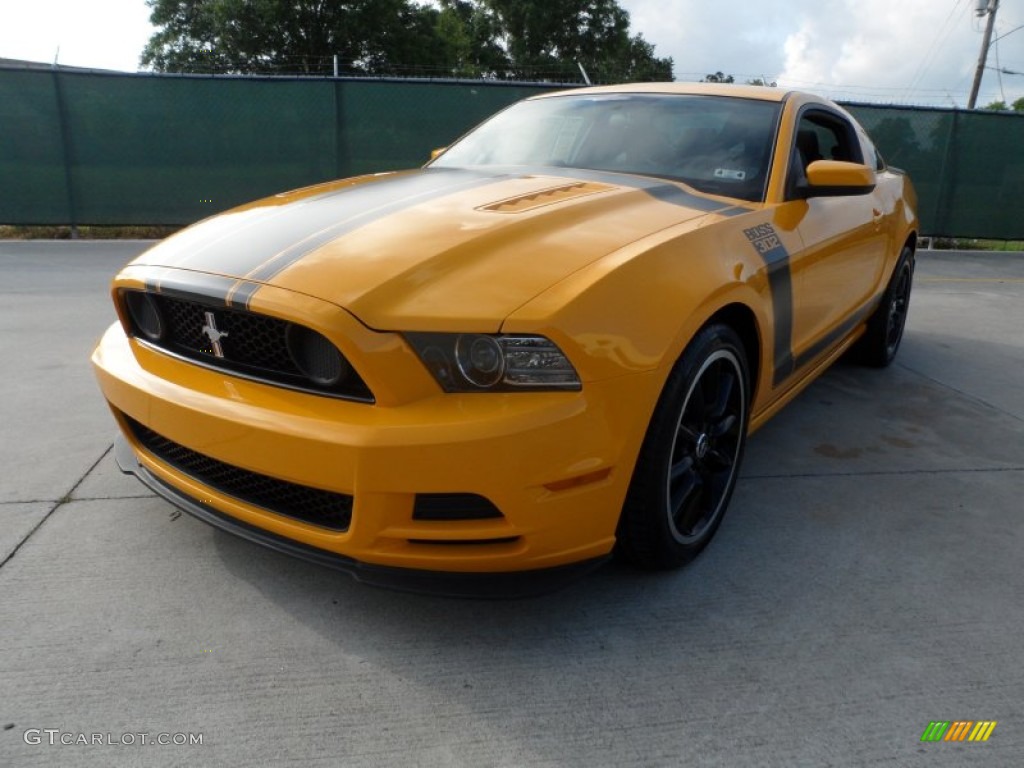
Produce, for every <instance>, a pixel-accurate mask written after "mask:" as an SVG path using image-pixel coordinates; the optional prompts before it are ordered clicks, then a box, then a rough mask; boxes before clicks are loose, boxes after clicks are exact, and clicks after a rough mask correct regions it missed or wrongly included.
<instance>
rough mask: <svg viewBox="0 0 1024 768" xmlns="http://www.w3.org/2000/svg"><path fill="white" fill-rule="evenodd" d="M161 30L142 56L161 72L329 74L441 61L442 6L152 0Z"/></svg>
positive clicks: (399, 0) (359, 0)
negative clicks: (337, 68)
mask: <svg viewBox="0 0 1024 768" xmlns="http://www.w3.org/2000/svg"><path fill="white" fill-rule="evenodd" d="M146 2H147V4H148V5H149V7H150V8H152V9H153V10H152V14H151V16H150V21H151V22H152V23H153V25H154V26H155V27H157V28H158V31H157V32H156V33H155V34H154V35H153V37H152V38H150V40H149V43H148V44H147V45H146V47H145V49H144V50H143V52H142V59H141V60H142V64H144V65H148V66H152V67H153V68H154V69H156V70H157V71H164V72H168V71H173V72H221V73H253V72H272V71H289V72H304V73H327V72H330V71H331V68H332V65H333V62H332V59H333V57H334V56H335V55H337V56H338V57H339V59H340V60H341V62H342V63H343V66H344V67H345V69H346V70H347V71H354V72H378V71H388V69H389V68H390V67H391V66H392V65H398V64H434V63H436V62H437V61H438V60H439V59H440V58H442V56H443V54H442V49H443V45H442V44H441V41H440V40H439V38H438V35H437V33H436V31H435V25H436V23H437V20H438V17H439V15H440V13H439V11H438V10H437V9H436V8H431V7H427V6H418V5H413V4H411V3H410V2H408V0H348V1H347V2H325V1H324V0H146Z"/></svg>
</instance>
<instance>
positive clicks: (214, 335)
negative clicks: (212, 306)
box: [203, 312, 228, 357]
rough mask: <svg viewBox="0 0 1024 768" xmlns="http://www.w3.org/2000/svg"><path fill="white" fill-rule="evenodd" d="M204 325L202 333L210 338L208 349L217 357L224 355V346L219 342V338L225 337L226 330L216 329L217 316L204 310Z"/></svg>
mask: <svg viewBox="0 0 1024 768" xmlns="http://www.w3.org/2000/svg"><path fill="white" fill-rule="evenodd" d="M203 314H204V315H205V317H206V325H204V326H203V334H204V335H205V336H206V338H208V339H209V340H210V349H211V350H212V351H213V354H214V355H216V356H217V357H224V348H223V347H222V346H221V344H220V340H221V339H225V338H227V335H228V334H227V331H218V330H217V318H216V317H214V316H213V312H204V313H203Z"/></svg>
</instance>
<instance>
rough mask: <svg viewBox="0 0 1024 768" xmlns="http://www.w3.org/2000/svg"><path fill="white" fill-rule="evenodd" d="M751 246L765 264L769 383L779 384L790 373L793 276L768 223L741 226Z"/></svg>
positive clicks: (786, 258)
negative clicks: (770, 352) (769, 322)
mask: <svg viewBox="0 0 1024 768" xmlns="http://www.w3.org/2000/svg"><path fill="white" fill-rule="evenodd" d="M743 234H745V235H746V236H747V239H748V240H750V243H751V244H752V245H753V246H754V250H756V251H757V252H758V254H759V255H760V256H761V258H762V259H764V263H765V266H766V267H767V268H768V290H769V291H770V293H771V295H772V326H773V329H774V334H773V336H772V349H773V351H774V361H773V362H774V364H773V366H772V385H773V386H776V387H777V386H778V385H779V384H781V383H782V381H783V380H784V379H785V378H786V377H787V376H789V375H790V374H791V373H793V370H794V368H795V365H794V361H793V276H792V272H791V270H790V267H789V251H787V250H786V246H784V245H783V244H782V239H781V238H780V237H779V235H778V233H777V232H776V231H775V227H773V226H772V225H771V224H760V225H758V226H756V227H751V228H750V229H745V230H743Z"/></svg>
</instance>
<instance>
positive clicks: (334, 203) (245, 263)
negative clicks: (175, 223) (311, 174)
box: [163, 169, 499, 279]
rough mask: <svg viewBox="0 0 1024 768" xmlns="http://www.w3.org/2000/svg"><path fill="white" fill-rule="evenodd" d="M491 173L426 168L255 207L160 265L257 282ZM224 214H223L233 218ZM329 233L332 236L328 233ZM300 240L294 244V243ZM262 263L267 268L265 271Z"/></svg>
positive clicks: (490, 177) (484, 181)
mask: <svg viewBox="0 0 1024 768" xmlns="http://www.w3.org/2000/svg"><path fill="white" fill-rule="evenodd" d="M498 179H499V177H498V176H497V175H496V174H494V173H482V172H479V171H466V170H462V169H436V170H432V169H428V170H423V171H414V172H411V173H398V174H389V175H385V176H381V177H380V178H377V179H372V180H370V181H366V182H364V183H362V184H359V185H358V186H352V187H344V188H342V189H337V190H333V191H331V192H328V193H325V194H322V195H316V196H314V197H311V198H307V199H304V200H300V201H296V202H290V203H289V202H284V203H282V204H281V205H280V206H279V207H276V208H275V206H274V205H273V204H270V205H268V206H266V207H265V208H263V209H259V213H260V214H262V215H259V216H258V217H257V218H255V220H253V221H251V222H245V220H244V219H242V218H241V217H244V216H246V215H247V213H251V211H242V212H239V213H238V214H237V215H238V216H239V217H240V221H241V222H243V223H241V224H240V226H239V227H238V228H235V229H229V230H226V231H225V232H224V233H223V234H220V235H218V236H214V237H212V238H211V239H210V241H209V242H208V243H205V244H204V245H202V246H200V247H197V248H195V249H194V250H191V251H189V252H188V253H186V254H184V255H182V256H180V257H177V258H174V259H171V260H170V261H169V263H165V264H163V266H169V267H177V268H179V269H196V270H202V271H205V272H217V273H221V274H227V275H238V276H240V277H254V276H255V275H256V274H257V273H258V274H259V275H260V278H259V279H266V278H267V277H270V276H273V275H274V274H276V273H277V272H279V271H280V270H281V269H284V268H285V267H286V266H288V265H289V264H292V263H294V262H295V261H297V260H298V259H300V258H302V256H304V255H305V254H307V253H309V252H310V251H311V250H313V249H315V248H316V247H318V245H322V244H323V242H326V241H327V240H329V239H330V238H331V237H337V235H338V233H339V232H342V231H345V230H346V229H354V228H356V227H359V226H364V225H366V224H368V223H370V222H372V221H374V220H376V219H378V218H380V217H382V216H386V215H388V214H391V213H395V212H396V211H399V210H402V209H403V208H407V207H411V206H414V205H416V204H418V203H421V202H423V201H424V200H430V199H433V198H437V197H442V196H444V195H447V194H451V193H453V192H458V191H460V190H463V189H469V188H472V187H476V186H483V185H486V184H491V183H493V182H495V181H497V180H498ZM232 215H236V214H232V213H231V212H228V213H226V214H224V216H228V217H230V216H232ZM328 233H333V234H328ZM297 240H298V241H299V242H296V241H297ZM264 265H266V267H267V268H266V269H263V268H262V267H264Z"/></svg>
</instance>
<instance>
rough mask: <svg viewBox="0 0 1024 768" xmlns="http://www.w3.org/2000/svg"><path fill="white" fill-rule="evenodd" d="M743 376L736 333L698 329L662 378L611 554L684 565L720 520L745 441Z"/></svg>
mask: <svg viewBox="0 0 1024 768" xmlns="http://www.w3.org/2000/svg"><path fill="white" fill-rule="evenodd" d="M749 382H750V376H749V373H748V367H747V357H746V352H745V350H744V348H743V342H742V341H741V340H740V338H739V336H737V335H736V333H735V332H734V331H733V330H732V329H731V328H729V327H728V326H726V325H720V324H714V325H709V326H706V327H705V328H703V329H702V330H701V331H700V332H699V333H698V334H697V335H696V336H695V337H694V339H693V341H692V342H690V345H689V346H688V347H687V348H686V350H685V351H684V352H683V355H682V357H680V358H679V360H678V361H677V362H676V364H675V366H674V367H673V369H672V372H671V374H669V377H668V381H667V382H666V384H665V389H664V390H663V391H662V394H661V397H660V398H659V400H658V404H657V406H656V407H655V411H654V415H653V416H652V418H651V423H650V426H649V427H648V429H647V435H646V437H645V438H644V443H643V446H642V447H641V449H640V454H639V457H638V458H637V464H636V468H635V469H634V471H633V479H632V482H631V483H630V488H629V491H628V493H627V496H626V503H625V505H624V507H623V510H622V517H621V518H620V520H619V527H618V531H617V551H618V553H619V554H620V555H621V556H622V557H624V559H626V560H627V561H628V562H630V563H632V564H634V565H637V566H639V567H642V568H648V569H668V568H678V567H680V566H682V565H685V564H686V563H688V562H689V561H691V560H692V559H693V558H694V557H696V556H697V554H698V553H700V551H701V550H702V549H704V547H706V546H707V544H708V542H709V541H711V538H712V536H714V534H715V531H717V530H718V526H719V525H720V524H721V522H722V517H723V515H724V514H725V510H726V507H727V506H728V504H729V499H730V497H731V496H732V492H733V488H734V487H735V485H736V478H737V476H738V473H739V466H740V461H741V460H742V458H743V448H744V445H745V443H746V435H747V420H748V408H749V402H750V394H749V391H750V383H749Z"/></svg>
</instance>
